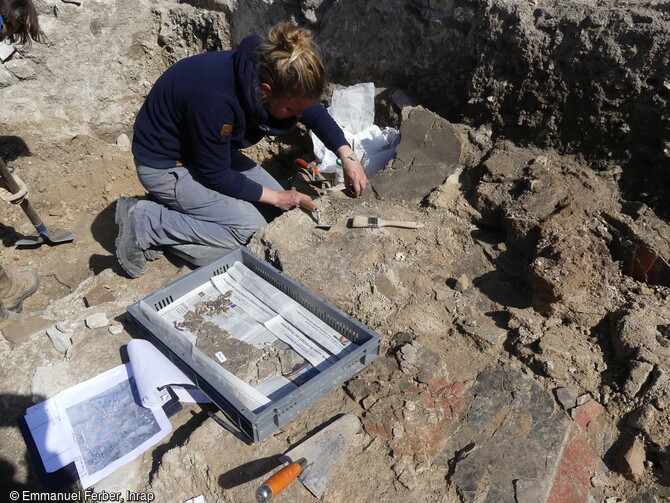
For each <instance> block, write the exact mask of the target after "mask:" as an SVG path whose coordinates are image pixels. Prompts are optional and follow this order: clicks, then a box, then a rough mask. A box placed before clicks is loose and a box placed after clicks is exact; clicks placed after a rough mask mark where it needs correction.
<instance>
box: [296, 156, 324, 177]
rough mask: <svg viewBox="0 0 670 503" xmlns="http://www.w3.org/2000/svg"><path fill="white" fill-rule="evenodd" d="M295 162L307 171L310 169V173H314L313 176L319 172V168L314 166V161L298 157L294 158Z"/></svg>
mask: <svg viewBox="0 0 670 503" xmlns="http://www.w3.org/2000/svg"><path fill="white" fill-rule="evenodd" d="M295 163H296V164H297V165H298V166H300V167H301V168H305V169H306V170H308V171H309V170H310V169H311V170H312V173H314V175H315V176H316V175H318V174H319V168H317V167H316V163H315V162H307V161H305V160H303V159H300V158H298V159H296V160H295Z"/></svg>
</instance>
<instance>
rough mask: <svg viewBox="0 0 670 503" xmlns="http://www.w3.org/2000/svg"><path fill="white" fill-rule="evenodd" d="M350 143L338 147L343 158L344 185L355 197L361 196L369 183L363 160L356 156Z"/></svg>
mask: <svg viewBox="0 0 670 503" xmlns="http://www.w3.org/2000/svg"><path fill="white" fill-rule="evenodd" d="M353 153H354V151H353V150H351V147H350V146H349V145H342V146H341V147H340V148H339V149H337V155H338V156H340V159H342V171H343V173H344V186H345V188H346V189H348V190H350V191H351V192H352V193H353V194H354V196H355V197H361V196H362V195H363V192H365V188H366V186H367V184H368V177H367V176H365V171H363V166H362V165H361V162H360V161H359V160H358V159H357V158H356V156H355V155H352V154H353Z"/></svg>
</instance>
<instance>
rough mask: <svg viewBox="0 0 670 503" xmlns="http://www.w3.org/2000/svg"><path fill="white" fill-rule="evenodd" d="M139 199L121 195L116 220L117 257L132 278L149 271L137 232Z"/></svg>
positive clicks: (117, 203)
mask: <svg viewBox="0 0 670 503" xmlns="http://www.w3.org/2000/svg"><path fill="white" fill-rule="evenodd" d="M137 203H138V201H137V199H134V198H132V197H120V198H119V200H118V201H117V202H116V213H115V215H114V221H115V222H116V224H117V225H118V226H119V234H118V235H117V236H116V241H115V242H114V244H115V245H116V258H117V259H118V260H119V263H120V264H121V267H123V270H124V271H126V273H127V274H128V276H130V277H131V278H139V277H140V276H142V274H144V273H145V272H147V259H146V257H145V256H144V250H142V248H140V245H139V244H138V243H137V234H136V232H135V206H136V205H137Z"/></svg>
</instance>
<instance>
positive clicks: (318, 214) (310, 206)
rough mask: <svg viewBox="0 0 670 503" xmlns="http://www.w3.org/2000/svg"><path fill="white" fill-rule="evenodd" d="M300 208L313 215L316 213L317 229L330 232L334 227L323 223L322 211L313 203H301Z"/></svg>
mask: <svg viewBox="0 0 670 503" xmlns="http://www.w3.org/2000/svg"><path fill="white" fill-rule="evenodd" d="M300 207H301V208H302V209H304V210H307V211H309V212H311V213H316V228H317V229H324V230H326V231H327V230H328V229H330V228H331V227H332V225H328V224H324V223H323V222H322V221H321V210H320V209H319V208H318V207H317V206H316V204H314V203H313V202H312V201H300Z"/></svg>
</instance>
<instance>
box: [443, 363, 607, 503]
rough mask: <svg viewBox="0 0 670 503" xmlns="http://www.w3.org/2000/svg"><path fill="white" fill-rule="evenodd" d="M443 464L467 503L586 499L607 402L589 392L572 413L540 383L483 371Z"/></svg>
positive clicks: (576, 502)
mask: <svg viewBox="0 0 670 503" xmlns="http://www.w3.org/2000/svg"><path fill="white" fill-rule="evenodd" d="M470 393H471V395H472V401H471V403H470V406H469V408H468V409H467V412H466V414H465V416H464V420H463V422H462V424H461V425H460V427H459V428H458V429H457V431H456V432H455V434H454V435H453V436H452V438H451V439H450V440H449V442H448V443H447V444H446V447H445V449H444V454H445V455H444V456H442V457H441V458H439V459H438V461H439V462H440V463H444V464H446V465H449V466H452V467H453V473H452V475H451V477H450V479H449V482H451V483H452V484H454V485H455V486H456V487H457V488H458V491H459V493H460V495H461V497H462V499H463V501H465V502H473V503H474V502H477V503H493V502H501V501H514V502H517V503H563V502H565V503H567V502H570V503H581V502H583V503H586V502H587V501H588V498H589V497H590V492H591V490H592V486H591V484H590V480H591V477H592V476H593V475H594V473H595V471H596V468H597V466H598V463H599V462H600V455H599V453H600V450H601V444H600V443H598V442H597V441H596V440H595V439H596V438H599V437H598V435H599V434H600V432H601V431H602V430H603V428H604V426H605V423H604V420H603V419H602V416H601V415H600V413H601V412H602V410H603V408H602V406H601V405H600V404H598V403H597V402H595V401H593V400H591V399H590V398H587V399H585V400H584V401H583V403H582V404H581V405H580V406H578V407H576V408H574V409H572V416H573V417H572V418H570V417H568V416H567V415H566V414H565V413H564V412H563V410H562V409H561V408H560V407H558V406H557V404H556V403H555V401H554V399H553V397H552V396H551V394H550V393H549V392H547V391H546V390H544V389H543V388H542V387H541V386H540V385H539V384H538V382H537V381H535V380H534V379H532V378H530V377H528V376H525V375H523V374H521V373H519V372H517V371H514V370H509V369H503V368H495V369H492V370H487V371H485V372H483V373H482V374H480V375H479V376H478V378H477V379H476V381H475V383H474V384H473V386H472V388H471V390H470Z"/></svg>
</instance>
